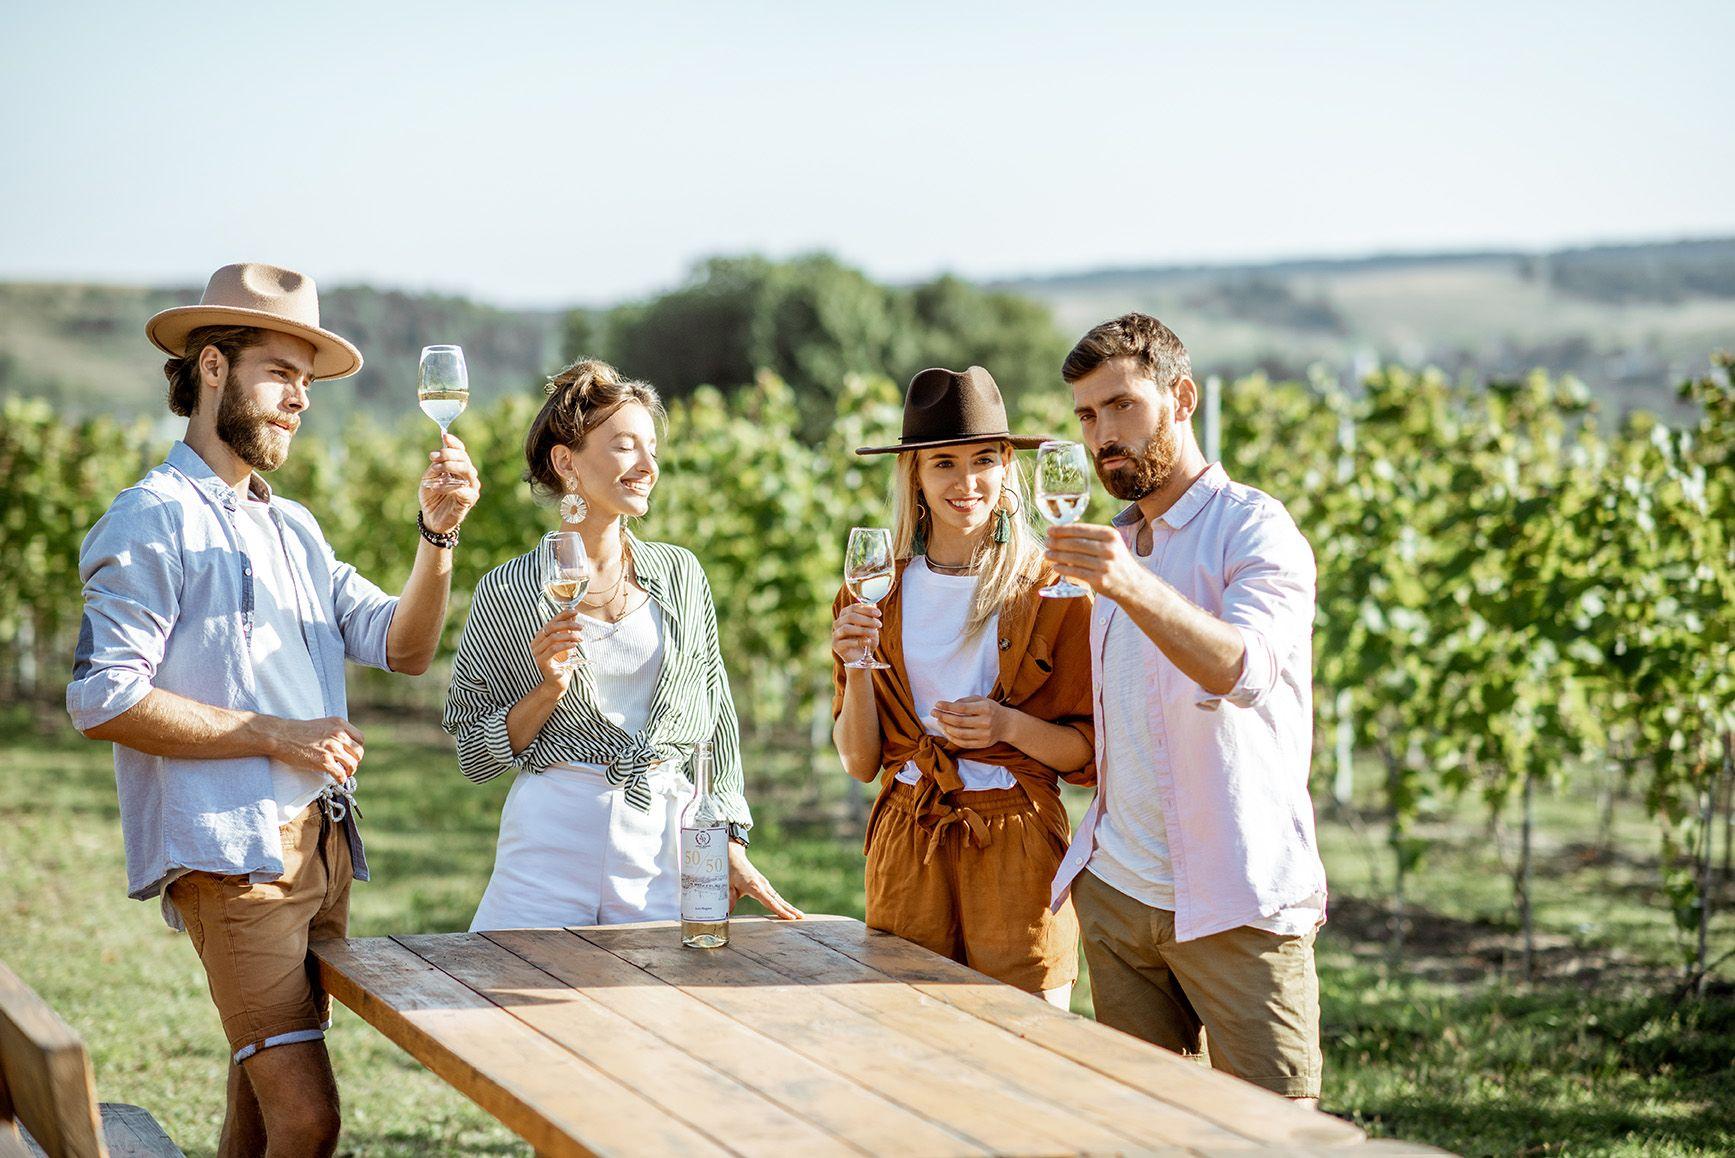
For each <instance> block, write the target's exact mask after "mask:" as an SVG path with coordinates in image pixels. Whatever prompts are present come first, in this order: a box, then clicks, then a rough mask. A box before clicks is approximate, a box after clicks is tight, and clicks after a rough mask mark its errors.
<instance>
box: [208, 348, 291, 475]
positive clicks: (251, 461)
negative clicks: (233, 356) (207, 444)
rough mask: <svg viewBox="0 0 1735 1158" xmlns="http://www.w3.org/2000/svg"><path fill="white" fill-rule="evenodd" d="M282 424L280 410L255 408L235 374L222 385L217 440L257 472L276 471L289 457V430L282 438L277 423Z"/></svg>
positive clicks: (232, 371)
mask: <svg viewBox="0 0 1735 1158" xmlns="http://www.w3.org/2000/svg"><path fill="white" fill-rule="evenodd" d="M281 421H283V415H282V414H281V413H280V412H278V411H277V410H274V409H271V408H269V407H264V406H256V405H254V404H253V403H252V402H250V401H249V400H248V399H247V397H246V395H245V393H244V392H243V390H242V388H241V382H240V379H238V378H237V377H236V376H235V371H234V370H230V371H229V377H228V378H227V379H225V380H224V382H223V397H222V400H221V401H220V402H218V403H217V437H218V438H220V439H222V440H223V441H224V442H225V443H226V444H227V445H228V447H229V449H230V450H232V451H234V452H235V456H236V457H237V458H239V459H240V460H241V461H242V462H244V463H246V464H247V465H248V466H250V467H252V468H253V469H254V470H263V471H273V470H276V469H277V468H278V467H280V466H282V465H283V460H284V459H286V458H288V457H289V437H288V431H284V432H283V435H282V436H281V437H280V436H279V435H278V434H276V433H274V430H275V429H276V428H275V427H273V426H272V423H274V422H281Z"/></svg>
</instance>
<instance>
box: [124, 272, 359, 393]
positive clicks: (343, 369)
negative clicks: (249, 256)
mask: <svg viewBox="0 0 1735 1158" xmlns="http://www.w3.org/2000/svg"><path fill="white" fill-rule="evenodd" d="M200 326H253V327H255V328H257V329H261V330H276V331H277V332H279V333H283V334H294V335H295V336H296V337H298V338H305V339H307V340H308V341H309V342H312V343H313V376H314V377H315V378H347V377H349V376H350V375H351V374H353V373H355V372H356V371H357V370H359V369H361V351H360V350H357V349H356V348H355V347H354V346H352V345H350V344H349V343H348V342H346V341H345V340H344V339H342V338H340V337H338V336H337V335H336V334H334V333H332V332H331V331H330V330H325V329H321V328H320V325H319V290H318V289H317V288H316V287H315V286H314V284H313V279H312V278H310V277H308V276H307V275H306V274H301V273H296V272H295V271H294V270H292V269H283V268H281V267H279V266H275V265H261V264H260V263H258V262H252V261H244V262H240V263H238V264H236V265H226V266H224V267H223V268H222V269H220V270H218V271H217V272H216V273H214V274H212V275H211V280H210V281H209V282H208V283H207V284H206V286H205V296H204V297H202V298H200V299H199V304H198V305H196V306H176V307H175V308H174V309H171V310H164V311H163V312H162V313H160V314H158V315H156V316H155V317H153V318H152V319H151V320H150V321H148V322H146V323H145V337H147V338H149V339H150V340H151V343H152V344H153V345H155V346H156V348H157V349H159V350H161V351H162V352H163V353H165V354H172V355H174V356H175V357H177V358H184V357H186V356H187V335H188V334H190V333H192V332H193V331H194V330H196V329H198V328H199V327H200Z"/></svg>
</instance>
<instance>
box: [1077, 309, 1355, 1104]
mask: <svg viewBox="0 0 1735 1158" xmlns="http://www.w3.org/2000/svg"><path fill="white" fill-rule="evenodd" d="M1061 375H1062V376H1063V377H1064V378H1065V379H1066V381H1067V382H1068V383H1069V384H1071V386H1072V393H1073V403H1074V407H1075V412H1076V413H1077V415H1078V420H1079V424H1080V426H1081V427H1082V429H1083V441H1084V443H1085V446H1086V447H1087V448H1088V449H1089V451H1090V453H1091V455H1092V456H1093V457H1094V459H1095V462H1096V471H1097V475H1098V477H1100V478H1101V479H1102V482H1103V485H1104V486H1105V487H1106V488H1107V489H1108V491H1109V493H1110V494H1112V495H1114V496H1115V497H1116V498H1119V499H1124V500H1127V501H1128V502H1130V503H1131V504H1132V505H1130V506H1128V507H1127V508H1126V509H1125V510H1123V511H1122V512H1121V513H1120V514H1119V515H1118V516H1116V517H1115V519H1114V520H1113V522H1112V525H1110V526H1091V525H1088V524H1076V525H1073V526H1069V527H1056V528H1054V529H1052V530H1050V531H1049V539H1048V543H1049V547H1048V558H1049V559H1050V560H1052V561H1053V562H1054V564H1055V565H1056V567H1058V568H1059V570H1060V571H1061V573H1062V574H1065V575H1067V576H1069V577H1071V578H1074V579H1077V580H1078V581H1080V582H1083V583H1087V584H1089V585H1090V587H1091V588H1092V589H1093V590H1094V591H1095V592H1096V594H1097V597H1098V598H1097V601H1096V606H1095V609H1094V612H1093V614H1092V616H1091V674H1092V678H1093V681H1094V684H1095V688H1094V692H1095V716H1096V747H1097V751H1096V762H1097V770H1098V772H1097V775H1098V788H1097V795H1096V798H1095V799H1094V800H1093V801H1092V802H1091V805H1090V809H1089V811H1088V812H1087V813H1086V815H1085V818H1084V820H1083V822H1082V823H1081V824H1080V825H1079V828H1078V831H1077V834H1076V835H1075V836H1074V838H1073V843H1072V847H1071V849H1070V850H1069V851H1068V852H1067V855H1066V858H1065V859H1064V860H1063V861H1062V863H1061V868H1060V872H1059V874H1058V875H1057V876H1056V878H1055V882H1054V901H1055V903H1056V904H1059V903H1060V901H1061V900H1062V899H1063V898H1064V897H1065V896H1066V895H1067V892H1068V890H1070V891H1071V894H1072V900H1073V905H1074V907H1075V908H1076V910H1077V912H1078V917H1079V924H1080V926H1081V929H1082V933H1083V937H1084V952H1085V958H1086V960H1087V961H1088V962H1089V964H1090V978H1091V991H1092V994H1093V997H1094V999H1095V1003H1096V1014H1097V1020H1099V1021H1101V1022H1102V1023H1103V1024H1105V1025H1110V1026H1113V1027H1114V1028H1116V1029H1120V1030H1124V1031H1126V1032H1127V1033H1131V1034H1134V1035H1136V1036H1138V1037H1141V1038H1144V1039H1145V1040H1146V1041H1150V1042H1154V1043H1156V1044H1157V1045H1161V1046H1164V1047H1166V1048H1168V1049H1172V1050H1175V1051H1177V1052H1180V1053H1184V1054H1190V1055H1195V1056H1198V1055H1204V1054H1206V1053H1208V1055H1209V1058H1210V1061H1211V1064H1212V1065H1214V1066H1215V1067H1216V1068H1218V1069H1222V1070H1226V1071H1228V1072H1229V1073H1232V1074H1235V1075H1236V1076H1238V1077H1241V1078H1244V1079H1245V1080H1247V1081H1250V1082H1252V1083H1254V1084H1255V1085H1259V1086H1263V1087H1265V1088H1266V1089H1269V1090H1273V1091H1275V1092H1276V1093H1279V1094H1282V1095H1284V1096H1286V1097H1290V1098H1294V1099H1298V1100H1302V1101H1306V1102H1308V1103H1309V1104H1313V1105H1317V1103H1318V1098H1319V1083H1320V1048H1319V981H1318V977H1317V975H1316V973H1315V971H1314V961H1313V939H1314V933H1315V930H1316V929H1317V928H1318V927H1319V925H1320V924H1321V922H1323V921H1324V919H1325V868H1324V866H1323V865H1322V864H1321V863H1320V859H1319V846H1318V841H1317V839H1316V837H1315V835H1314V823H1313V803H1312V801H1311V799H1310V798H1309V796H1308V792H1307V772H1308V761H1309V757H1310V754H1311V751H1312V733H1313V707H1312V687H1313V671H1312V666H1313V663H1312V660H1313V656H1312V636H1313V608H1314V584H1315V571H1314V562H1313V551H1312V549H1311V548H1310V547H1309V546H1308V545H1307V540H1306V539H1304V538H1303V537H1302V535H1301V532H1300V531H1299V530H1297V529H1296V526H1295V522H1294V520H1292V519H1291V518H1290V517H1289V513H1288V512H1287V511H1285V510H1284V509H1283V504H1281V503H1279V502H1278V501H1277V500H1276V499H1274V498H1272V497H1271V496H1270V495H1267V494H1264V493H1263V492H1261V491H1258V490H1255V489H1253V488H1252V487H1248V486H1243V485H1241V484H1240V483H1235V482H1231V481H1230V479H1229V476H1228V475H1227V474H1226V473H1224V470H1223V467H1222V465H1221V464H1219V463H1210V462H1206V461H1205V456H1204V454H1203V453H1202V452H1201V451H1200V449H1199V444H1198V441H1197V440H1196V439H1195V438H1194V436H1193V430H1192V426H1191V425H1190V422H1189V420H1190V419H1191V417H1192V415H1193V412H1194V410H1195V409H1197V407H1198V401H1199V390H1198V387H1197V386H1196V385H1195V384H1194V382H1193V376H1192V363H1191V361H1190V360H1189V358H1188V356H1187V350H1186V347H1185V346H1183V345H1182V344H1181V341H1180V339H1179V338H1177V337H1176V336H1175V335H1174V333H1173V332H1172V331H1171V330H1170V329H1169V328H1168V327H1167V326H1165V325H1163V323H1161V322H1159V321H1158V320H1157V319H1155V318H1153V317H1149V316H1147V315H1145V314H1138V313H1133V314H1127V315H1125V316H1123V317H1120V318H1116V319H1115V320H1113V321H1111V322H1104V323H1103V324H1102V325H1100V326H1097V327H1096V328H1095V329H1093V330H1091V331H1090V333H1088V334H1086V335H1085V336H1084V337H1083V338H1082V339H1080V340H1079V343H1078V345H1077V346H1075V347H1074V348H1073V351H1072V353H1071V354H1069V355H1068V356H1067V359H1066V362H1065V364H1064V366H1063V367H1062V369H1061Z"/></svg>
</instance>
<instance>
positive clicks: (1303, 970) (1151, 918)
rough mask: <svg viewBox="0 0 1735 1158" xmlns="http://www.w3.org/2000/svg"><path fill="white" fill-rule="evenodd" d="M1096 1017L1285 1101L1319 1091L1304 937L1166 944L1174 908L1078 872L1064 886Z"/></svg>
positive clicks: (1240, 933)
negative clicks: (1080, 940) (1073, 908)
mask: <svg viewBox="0 0 1735 1158" xmlns="http://www.w3.org/2000/svg"><path fill="white" fill-rule="evenodd" d="M1072 899H1073V903H1074V904H1075V905H1077V907H1078V920H1079V925H1080V927H1081V928H1082V929H1083V932H1084V958H1085V961H1086V962H1087V963H1088V964H1089V965H1090V989H1091V996H1092V998H1093V999H1094V1001H1095V1003H1096V1019H1097V1020H1098V1021H1099V1022H1101V1023H1102V1024H1104V1025H1107V1026H1112V1027H1113V1028H1115V1029H1118V1030H1122V1031H1123V1032H1126V1033H1130V1034H1132V1035H1133V1036H1134V1037H1142V1038H1144V1039H1145V1040H1146V1041H1148V1042H1151V1043H1153V1044H1155V1045H1160V1046H1162V1047H1163V1048H1164V1049H1170V1050H1174V1051H1175V1052H1176V1053H1180V1054H1187V1055H1189V1056H1195V1057H1200V1058H1204V1057H1205V1055H1206V1050H1207V1048H1208V1050H1209V1060H1210V1064H1211V1065H1213V1066H1214V1067H1216V1068H1217V1069H1220V1070H1223V1071H1225V1072H1227V1073H1231V1074H1234V1075H1235V1076H1236V1077H1238V1078H1241V1079H1243V1080H1245V1081H1249V1082H1252V1083H1253V1084H1254V1085H1256V1086H1263V1087H1264V1088H1265V1089H1268V1090H1271V1091H1273V1092H1274V1093H1279V1094H1282V1095H1284V1096H1285V1097H1290V1098H1317V1097H1319V1079H1320V1069H1321V1061H1320V1049H1319V977H1318V975H1317V974H1316V973H1315V972H1314V967H1313V936H1314V935H1313V934H1312V933H1308V934H1307V935H1305V936H1301V937H1284V936H1280V935H1279V934H1277V933H1267V932H1266V931H1265V930H1263V929H1254V928H1250V927H1247V926H1243V927H1241V928H1239V929H1230V930H1228V931H1227V932H1223V933H1216V934H1213V935H1211V936H1209V937H1200V938H1197V939H1196V940H1192V941H1177V940H1175V914H1173V913H1171V912H1169V911H1168V910H1166V909H1156V908H1152V907H1151V906H1149V905H1146V904H1143V903H1141V902H1139V901H1136V900H1134V899H1133V898H1132V897H1129V896H1127V895H1126V894H1125V893H1123V892H1121V891H1120V890H1119V889H1115V888H1112V887H1110V886H1109V885H1107V884H1104V883H1103V881H1102V880H1100V879H1099V878H1097V877H1094V876H1092V875H1091V874H1090V873H1089V872H1082V873H1080V874H1079V875H1078V879H1077V880H1075V881H1074V882H1073V885H1072Z"/></svg>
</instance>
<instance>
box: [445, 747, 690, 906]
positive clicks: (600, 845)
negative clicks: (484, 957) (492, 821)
mask: <svg viewBox="0 0 1735 1158" xmlns="http://www.w3.org/2000/svg"><path fill="white" fill-rule="evenodd" d="M650 786H651V793H652V800H651V810H650V812H648V813H645V812H640V811H639V810H638V809H636V808H634V807H633V806H632V805H630V804H628V803H627V801H626V797H625V796H623V795H622V794H621V791H620V789H618V788H614V787H611V786H610V785H609V782H608V780H607V779H606V778H605V777H604V776H603V773H602V771H601V770H600V769H596V768H589V767H585V766H583V765H578V764H565V765H560V766H558V767H554V768H549V769H547V770H546V771H543V772H520V773H518V778H517V779H516V780H514V781H513V783H512V789H511V791H509V792H508V793H507V794H506V806H505V807H504V808H503V809H502V810H501V814H500V842H499V845H498V847H497V848H496V850H495V853H494V875H493V876H491V877H490V878H489V880H488V888H487V891H485V892H484V893H483V894H482V903H481V904H480V905H479V906H478V907H477V909H476V916H475V918H474V919H472V920H471V922H470V931H471V932H472V933H475V932H480V931H483V930H489V929H547V928H559V927H561V926H564V925H618V924H621V923H624V922H627V921H665V920H675V919H678V918H679V917H680V915H681V869H680V850H679V844H680V832H681V808H682V806H683V805H684V804H685V803H686V800H687V797H688V796H689V795H690V794H691V792H692V786H691V785H690V784H688V783H687V781H686V779H685V778H684V777H682V776H681V774H680V773H679V772H674V771H664V770H663V769H661V768H653V769H652V770H651V774H650Z"/></svg>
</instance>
